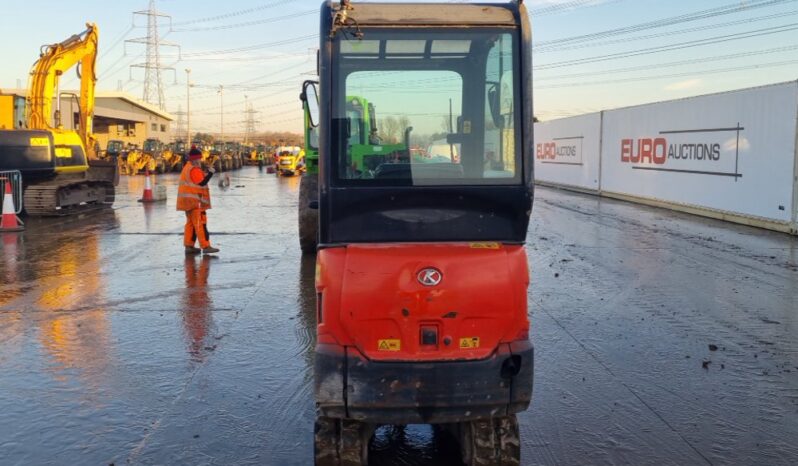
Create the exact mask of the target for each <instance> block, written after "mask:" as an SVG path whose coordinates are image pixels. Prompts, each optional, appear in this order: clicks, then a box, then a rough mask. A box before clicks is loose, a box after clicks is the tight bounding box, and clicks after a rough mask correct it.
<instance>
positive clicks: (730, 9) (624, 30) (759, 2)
mask: <svg viewBox="0 0 798 466" xmlns="http://www.w3.org/2000/svg"><path fill="white" fill-rule="evenodd" d="M795 1H796V0H752V1H751V2H749V3H748V4H742V5H741V4H740V3H739V2H735V3H731V4H728V5H724V6H721V7H716V8H710V9H707V10H700V11H696V12H693V13H685V14H682V15H677V16H671V17H668V18H662V19H657V20H654V21H647V22H645V23H639V24H634V25H631V26H624V27H621V28H615V29H608V30H605V31H599V32H594V33H590V34H581V35H576V36H570V37H565V38H562V39H554V40H548V41H542V42H538V43H537V44H536V45H535V46H534V47H533V48H534V49H535V50H539V49H541V48H546V47H550V46H553V45H564V44H572V43H581V42H590V41H594V40H598V39H604V38H606V37H611V36H618V35H623V34H630V33H633V32H639V31H643V30H647V29H655V28H661V27H665V26H672V25H674V24H680V23H685V22H691V21H698V20H701V19H708V18H714V17H717V16H722V15H727V14H732V13H739V12H741V11H750V10H753V9H757V8H765V7H769V6H774V5H779V4H783V3H793V2H795Z"/></svg>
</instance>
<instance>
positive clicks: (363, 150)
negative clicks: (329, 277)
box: [298, 81, 412, 254]
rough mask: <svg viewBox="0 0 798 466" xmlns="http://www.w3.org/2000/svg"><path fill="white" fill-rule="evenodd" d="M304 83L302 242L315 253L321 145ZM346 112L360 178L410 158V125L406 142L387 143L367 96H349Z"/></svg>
mask: <svg viewBox="0 0 798 466" xmlns="http://www.w3.org/2000/svg"><path fill="white" fill-rule="evenodd" d="M314 83H315V82H314V81H305V83H304V84H303V85H302V94H301V95H300V99H301V100H302V108H303V110H304V116H305V168H306V170H305V174H304V175H303V176H302V178H301V180H300V182H299V215H298V217H299V246H300V248H301V249H302V252H303V253H311V254H312V253H315V252H316V245H317V244H318V223H319V222H318V210H317V204H318V198H319V149H318V141H319V134H318V128H316V127H314V126H313V125H311V116H310V113H309V109H308V99H315V100H318V96H316V95H312V96H309V95H308V94H307V92H306V90H307V89H308V86H309V85H311V84H314ZM346 116H347V120H348V124H347V125H348V128H349V140H350V141H352V143H351V144H350V148H351V165H350V166H349V168H348V169H349V170H350V171H351V172H352V174H353V175H354V176H355V177H357V178H373V177H374V172H375V170H376V169H377V167H378V166H380V165H381V164H383V163H385V162H400V161H407V162H409V161H410V158H411V155H410V151H409V149H408V148H409V147H410V141H409V137H410V131H411V130H412V128H407V129H406V130H405V133H404V141H403V142H402V143H397V142H395V141H394V142H391V143H384V141H383V140H382V137H381V136H380V134H379V131H378V129H377V116H376V110H375V108H374V105H373V104H371V103H369V101H368V100H366V99H365V98H364V97H360V96H347V97H346Z"/></svg>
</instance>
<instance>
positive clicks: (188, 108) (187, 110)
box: [186, 68, 191, 149]
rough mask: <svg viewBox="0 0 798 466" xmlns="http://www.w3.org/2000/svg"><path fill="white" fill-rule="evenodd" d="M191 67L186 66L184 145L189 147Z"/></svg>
mask: <svg viewBox="0 0 798 466" xmlns="http://www.w3.org/2000/svg"><path fill="white" fill-rule="evenodd" d="M190 89H191V69H190V68H186V147H188V148H189V149H190V148H191V96H190V95H189V93H190Z"/></svg>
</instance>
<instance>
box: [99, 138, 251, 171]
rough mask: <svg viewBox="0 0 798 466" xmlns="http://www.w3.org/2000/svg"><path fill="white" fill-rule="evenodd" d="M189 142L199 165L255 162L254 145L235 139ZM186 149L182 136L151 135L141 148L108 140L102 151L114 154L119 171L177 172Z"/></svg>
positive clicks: (225, 167) (234, 165) (232, 166)
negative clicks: (198, 155)
mask: <svg viewBox="0 0 798 466" xmlns="http://www.w3.org/2000/svg"><path fill="white" fill-rule="evenodd" d="M192 146H194V147H197V148H198V149H200V150H201V151H202V163H203V165H205V166H206V167H213V168H214V169H215V170H216V171H219V172H222V171H229V170H237V169H239V168H241V167H243V166H244V165H245V164H249V163H251V162H250V160H253V161H255V164H257V154H258V153H257V151H256V149H255V148H253V147H251V146H247V145H244V144H240V143H237V142H232V141H226V142H222V141H217V142H214V143H213V144H212V145H208V144H203V143H202V142H201V141H194V142H193V144H192ZM189 150H190V146H189V145H188V144H186V142H185V141H182V140H178V141H175V142H173V143H169V144H164V143H162V142H161V141H159V140H157V139H152V138H151V139H147V140H146V141H144V145H143V147H141V148H139V146H138V145H137V144H131V143H127V144H126V143H125V142H124V141H120V140H110V141H108V145H107V147H106V150H105V154H108V155H115V156H116V157H117V160H118V161H119V171H120V173H123V174H126V175H138V174H141V173H145V172H149V173H172V172H176V173H179V172H180V170H182V169H183V164H184V163H185V160H186V158H187V157H188V152H189Z"/></svg>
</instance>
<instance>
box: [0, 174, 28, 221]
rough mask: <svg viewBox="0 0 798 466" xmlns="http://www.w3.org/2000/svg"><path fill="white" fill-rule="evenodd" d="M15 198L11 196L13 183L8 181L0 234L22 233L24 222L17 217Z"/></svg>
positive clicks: (4, 196)
mask: <svg viewBox="0 0 798 466" xmlns="http://www.w3.org/2000/svg"><path fill="white" fill-rule="evenodd" d="M16 212H17V210H16V209H15V208H14V197H13V196H12V195H11V182H10V181H8V180H6V193H5V195H3V217H2V219H0V232H11V231H22V230H24V229H25V226H24V224H23V223H22V220H20V219H19V218H18V217H17V214H16Z"/></svg>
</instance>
